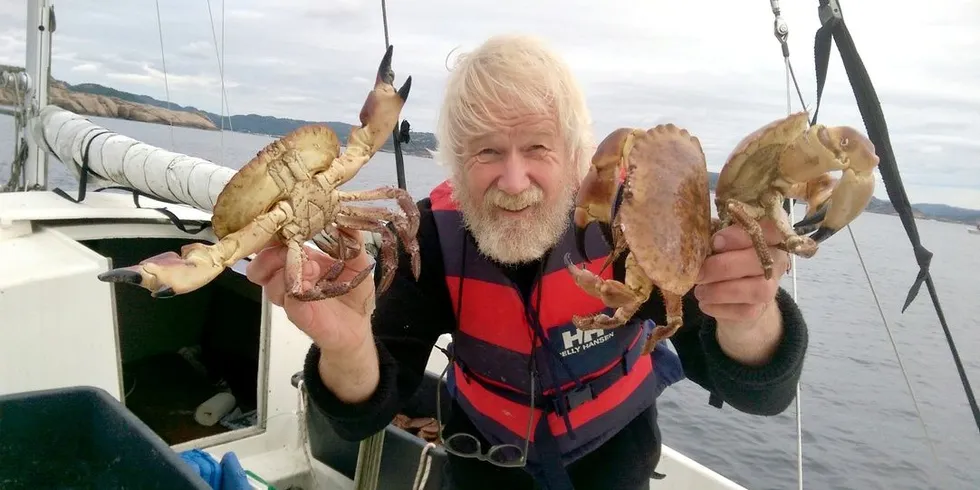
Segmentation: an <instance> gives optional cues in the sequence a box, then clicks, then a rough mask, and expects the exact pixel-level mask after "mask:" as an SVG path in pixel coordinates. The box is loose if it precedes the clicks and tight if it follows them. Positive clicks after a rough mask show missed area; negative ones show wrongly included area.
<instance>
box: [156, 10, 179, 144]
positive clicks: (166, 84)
mask: <svg viewBox="0 0 980 490" xmlns="http://www.w3.org/2000/svg"><path fill="white" fill-rule="evenodd" d="M155 3H156V6H157V33H158V34H160V60H161V62H162V63H163V88H164V90H166V92H167V110H168V111H172V110H173V109H171V108H170V104H171V102H170V81H169V80H167V55H166V54H164V49H163V21H162V20H161V19H160V0H156V2H155ZM167 120H168V122H169V123H170V148H171V149H173V150H174V151H176V150H177V143H176V141H175V140H174V121H173V118H172V117H168V118H167Z"/></svg>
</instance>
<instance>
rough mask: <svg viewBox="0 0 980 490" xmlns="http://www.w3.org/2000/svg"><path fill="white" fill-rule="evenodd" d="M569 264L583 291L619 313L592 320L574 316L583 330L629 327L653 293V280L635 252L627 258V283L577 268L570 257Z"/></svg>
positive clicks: (592, 317)
mask: <svg viewBox="0 0 980 490" xmlns="http://www.w3.org/2000/svg"><path fill="white" fill-rule="evenodd" d="M565 265H566V266H567V268H568V272H569V273H570V274H572V278H573V279H575V283H576V284H578V286H579V287H580V288H582V289H583V290H585V292H587V293H588V294H590V295H592V296H594V297H596V298H599V299H601V300H602V302H603V303H604V304H605V305H606V306H608V307H610V308H616V312H615V313H613V316H611V317H610V316H609V315H606V314H605V313H598V314H595V315H592V316H589V317H580V316H574V317H572V323H574V324H575V327H576V328H578V329H579V330H592V329H596V328H616V327H620V326H622V325H624V324H626V322H627V321H628V320H629V319H630V318H632V317H633V314H634V313H636V311H637V310H638V309H640V306H641V305H642V304H643V303H644V302H645V301H646V300H647V298H649V297H650V294H651V293H652V292H653V286H654V284H653V281H651V280H650V278H648V277H647V276H646V274H644V273H643V269H641V268H640V264H639V263H638V262H637V261H636V257H634V256H633V253H632V252H630V253H629V254H628V255H627V256H626V278H625V283H622V282H619V281H616V280H613V279H602V278H601V277H599V276H598V275H596V274H595V273H594V272H592V271H590V270H588V269H586V268H584V267H582V268H580V267H576V266H575V264H573V263H572V261H571V257H570V256H569V255H568V254H566V255H565Z"/></svg>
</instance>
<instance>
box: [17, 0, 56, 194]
mask: <svg viewBox="0 0 980 490" xmlns="http://www.w3.org/2000/svg"><path fill="white" fill-rule="evenodd" d="M54 29H55V21H54V1H53V0H28V1H27V59H26V62H25V64H24V71H25V73H26V75H27V77H28V86H29V88H30V90H28V98H27V107H26V109H27V118H30V117H32V116H34V115H35V114H37V112H38V111H39V110H41V109H42V108H44V106H46V105H48V80H49V78H48V77H49V75H50V73H51V34H52V33H53V32H54ZM31 126H32V125H31V124H28V125H27V128H28V131H30V128H31ZM24 139H25V140H26V142H27V161H26V162H25V163H24V177H25V182H24V183H25V189H26V190H31V189H38V188H40V189H45V188H47V185H48V154H47V153H46V152H45V151H44V150H43V149H41V147H40V146H39V145H38V144H37V141H36V140H35V138H32V137H30V136H28V137H27V138H24Z"/></svg>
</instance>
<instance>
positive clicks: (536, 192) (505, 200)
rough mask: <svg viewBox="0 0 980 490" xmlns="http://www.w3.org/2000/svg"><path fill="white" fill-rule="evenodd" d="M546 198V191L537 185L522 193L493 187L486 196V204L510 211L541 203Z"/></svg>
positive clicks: (532, 185)
mask: <svg viewBox="0 0 980 490" xmlns="http://www.w3.org/2000/svg"><path fill="white" fill-rule="evenodd" d="M543 200H544V191H543V190H542V189H541V188H540V187H538V186H537V185H534V184H531V187H530V188H528V189H527V190H524V191H522V192H521V193H520V194H508V193H506V192H504V191H502V190H500V189H498V188H496V187H492V188H490V189H489V190H488V191H487V194H486V196H484V204H486V205H487V206H488V207H492V206H497V207H501V208H503V209H506V210H508V211H520V210H521V209H524V208H526V207H529V206H533V205H535V204H538V203H540V202H541V201H543Z"/></svg>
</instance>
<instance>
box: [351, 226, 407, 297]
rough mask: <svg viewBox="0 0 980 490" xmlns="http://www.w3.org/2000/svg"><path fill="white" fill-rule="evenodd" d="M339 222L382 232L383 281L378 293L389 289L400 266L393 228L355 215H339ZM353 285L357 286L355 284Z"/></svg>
mask: <svg viewBox="0 0 980 490" xmlns="http://www.w3.org/2000/svg"><path fill="white" fill-rule="evenodd" d="M337 223H338V224H340V225H342V226H344V227H345V228H350V229H353V230H361V231H371V232H375V233H380V234H381V251H380V252H381V257H379V260H378V262H380V263H381V281H380V283H379V284H378V289H377V294H379V295H380V294H381V293H383V292H385V290H387V289H388V286H390V285H391V281H392V280H393V279H394V278H395V275H394V274H395V270H396V269H397V268H398V255H397V241H396V240H395V234H394V233H393V232H392V231H391V228H388V227H387V226H385V225H383V224H381V223H379V222H378V221H376V220H371V219H365V218H358V217H354V216H345V215H343V214H341V215H338V216H337ZM352 287H357V285H356V284H354V285H353V286H352Z"/></svg>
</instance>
